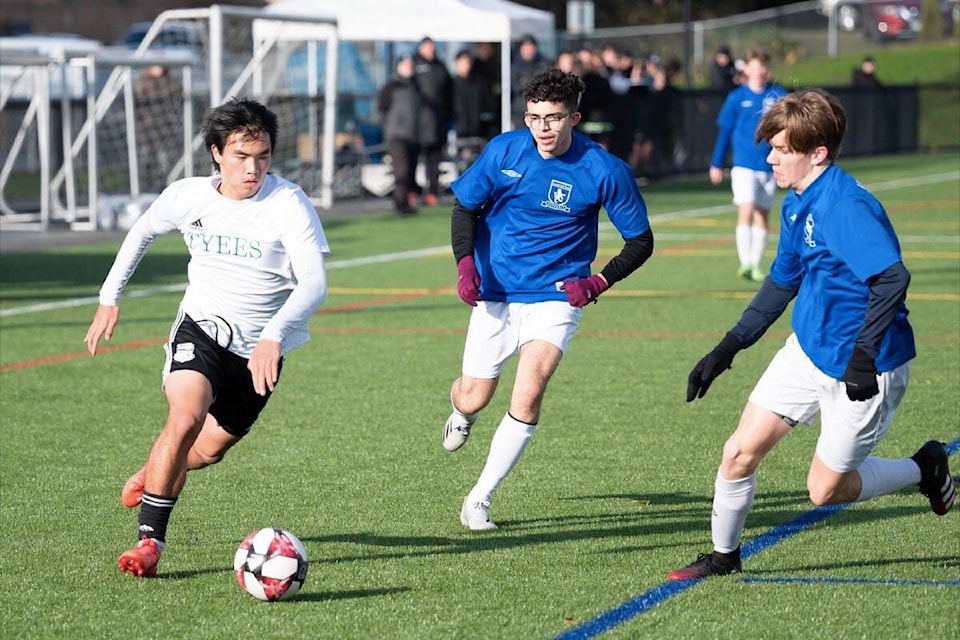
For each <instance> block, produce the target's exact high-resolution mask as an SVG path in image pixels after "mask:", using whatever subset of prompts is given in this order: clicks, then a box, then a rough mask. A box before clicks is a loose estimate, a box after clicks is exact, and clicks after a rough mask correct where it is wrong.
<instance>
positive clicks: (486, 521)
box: [460, 496, 497, 531]
mask: <svg viewBox="0 0 960 640" xmlns="http://www.w3.org/2000/svg"><path fill="white" fill-rule="evenodd" d="M469 499H470V498H469V496H468V497H467V499H466V500H464V501H463V507H461V509H460V524H462V525H463V526H465V527H467V528H468V529H470V530H471V531H492V530H493V529H496V528H497V525H496V524H494V522H493V521H492V520H490V514H489V513H488V510H489V509H490V503H489V502H473V503H471V502H469Z"/></svg>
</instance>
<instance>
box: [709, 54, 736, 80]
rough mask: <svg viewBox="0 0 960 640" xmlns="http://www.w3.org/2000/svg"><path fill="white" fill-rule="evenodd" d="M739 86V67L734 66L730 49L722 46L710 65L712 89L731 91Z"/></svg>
mask: <svg viewBox="0 0 960 640" xmlns="http://www.w3.org/2000/svg"><path fill="white" fill-rule="evenodd" d="M736 86H737V65H736V64H734V61H733V56H732V55H731V54H730V47H728V46H727V45H721V46H720V48H718V49H717V52H716V53H714V54H713V64H711V65H710V88H711V89H721V90H723V91H730V90H731V89H733V88H734V87H736Z"/></svg>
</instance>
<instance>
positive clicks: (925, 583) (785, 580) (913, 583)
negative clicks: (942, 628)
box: [741, 576, 960, 587]
mask: <svg viewBox="0 0 960 640" xmlns="http://www.w3.org/2000/svg"><path fill="white" fill-rule="evenodd" d="M741 581H742V582H746V583H748V584H751V583H753V584H755V583H768V584H769V583H773V584H877V585H881V586H887V585H889V586H893V587H960V580H899V579H897V578H887V579H878V578H803V577H796V578H790V577H786V576H784V577H780V578H751V577H749V576H745V577H744V578H743V579H742V580H741Z"/></svg>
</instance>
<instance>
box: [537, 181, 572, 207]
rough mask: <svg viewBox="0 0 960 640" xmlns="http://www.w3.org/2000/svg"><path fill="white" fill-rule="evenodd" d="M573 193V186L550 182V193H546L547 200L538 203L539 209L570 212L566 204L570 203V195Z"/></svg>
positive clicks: (565, 183)
mask: <svg viewBox="0 0 960 640" xmlns="http://www.w3.org/2000/svg"><path fill="white" fill-rule="evenodd" d="M572 191H573V185H572V184H570V183H567V182H561V181H559V180H551V181H550V191H549V193H547V199H546V200H542V201H541V202H540V206H541V207H547V208H548V209H557V210H558V211H565V212H567V213H569V212H570V207H568V206H567V203H568V202H570V193H571V192H572Z"/></svg>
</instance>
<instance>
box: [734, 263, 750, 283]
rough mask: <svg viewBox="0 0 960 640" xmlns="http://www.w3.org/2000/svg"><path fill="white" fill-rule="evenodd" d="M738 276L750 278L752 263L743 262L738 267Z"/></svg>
mask: <svg viewBox="0 0 960 640" xmlns="http://www.w3.org/2000/svg"><path fill="white" fill-rule="evenodd" d="M737 277H738V278H743V279H744V280H749V279H750V265H748V264H742V265H740V266H739V267H738V268H737Z"/></svg>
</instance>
